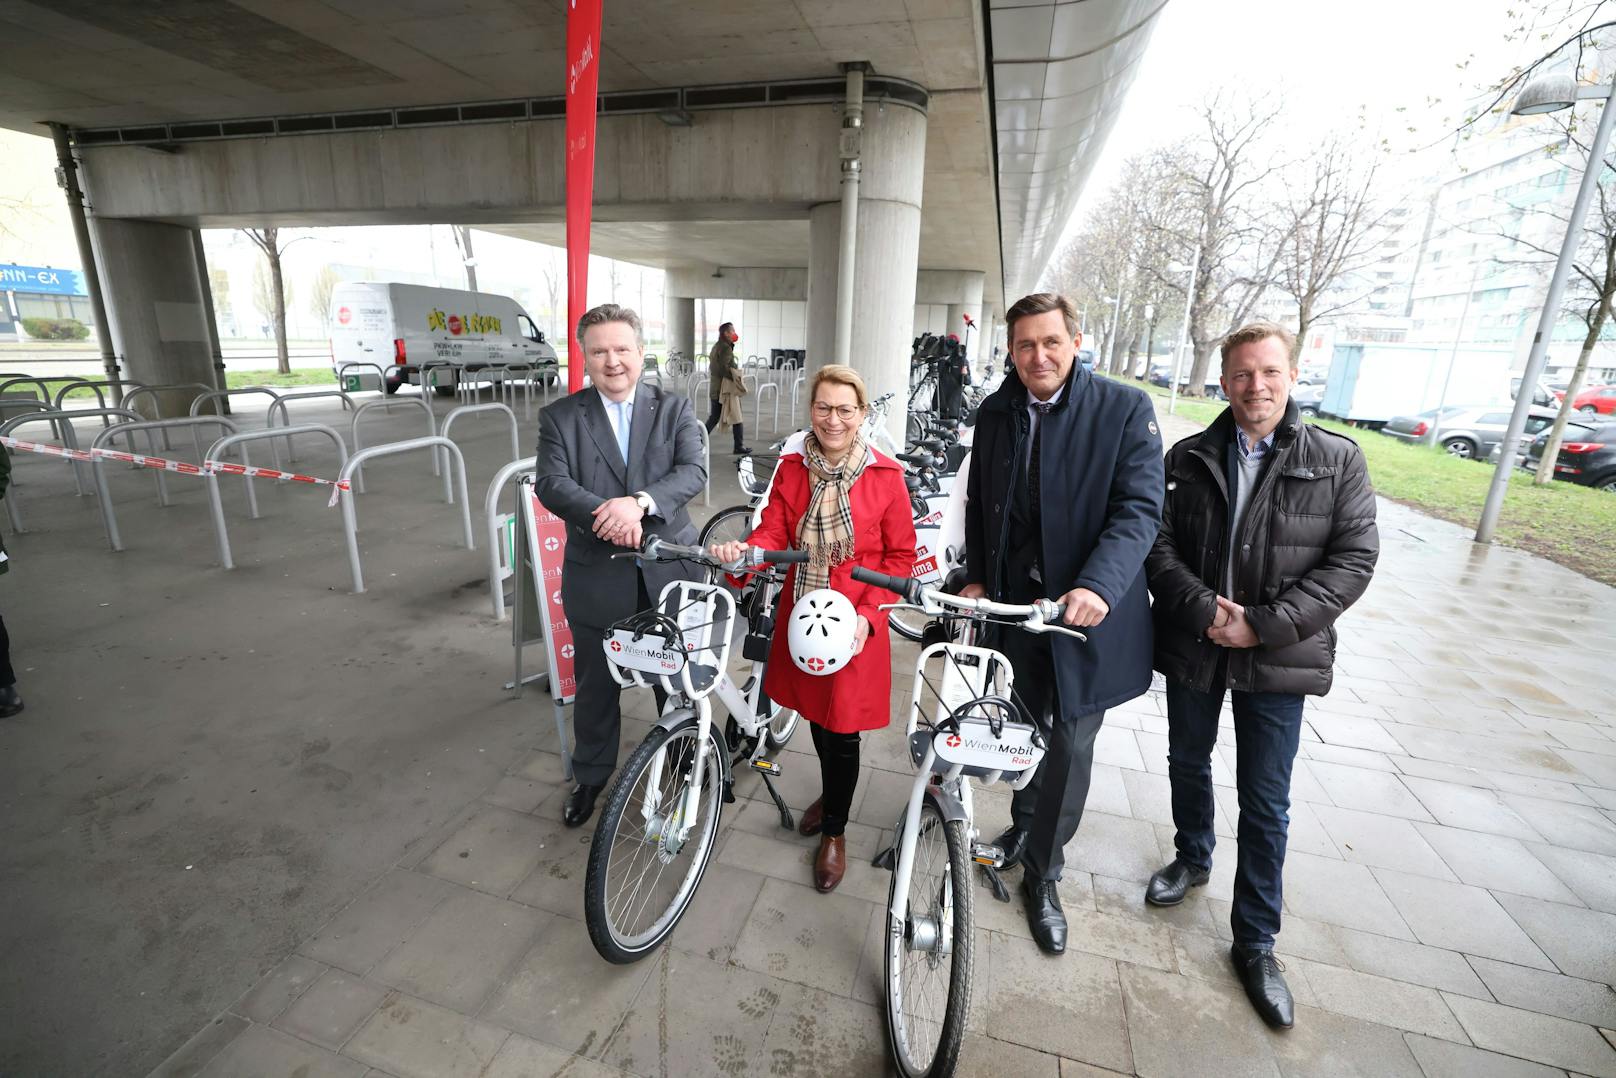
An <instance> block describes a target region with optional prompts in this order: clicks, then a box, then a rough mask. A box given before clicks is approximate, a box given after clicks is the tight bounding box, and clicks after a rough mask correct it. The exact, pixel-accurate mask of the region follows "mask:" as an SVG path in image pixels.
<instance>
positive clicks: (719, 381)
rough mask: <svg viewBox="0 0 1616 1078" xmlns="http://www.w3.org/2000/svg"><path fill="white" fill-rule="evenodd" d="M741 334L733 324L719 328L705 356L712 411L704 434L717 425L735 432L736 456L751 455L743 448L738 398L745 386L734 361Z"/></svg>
mask: <svg viewBox="0 0 1616 1078" xmlns="http://www.w3.org/2000/svg"><path fill="white" fill-rule="evenodd" d="M740 339H741V335H740V334H739V333H736V332H735V323H734V322H725V323H724V324H723V325H721V326H719V327H718V340H716V341H714V342H713V347H712V349H711V350H710V351H709V352H708V353H707V395H708V397H710V398H711V400H712V410H711V411H709V412H708V413H707V433H708V434H711V433H712V432H713V428H714V427H716V426H718V424H719V423H720V422H722V423H723V424H724V426H726V427H730V428H732V429H733V430H734V431H735V455H736V456H740V455H741V454H742V453H750V452H751V451H752V450H751V449H750V448H748V447H747V445H746V429H745V427H744V425H743V424H742V422H741V420H742V412H741V398H742V397H744V396H745V395H746V385H745V383H743V382H742V381H741V365H740V364H739V363H736V362H735V345H736V343H737V342H738V341H740Z"/></svg>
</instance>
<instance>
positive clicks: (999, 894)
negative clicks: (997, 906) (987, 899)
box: [977, 865, 1010, 902]
mask: <svg viewBox="0 0 1616 1078" xmlns="http://www.w3.org/2000/svg"><path fill="white" fill-rule="evenodd" d="M977 867H979V868H981V870H982V874H983V875H984V876H986V877H987V878H988V887H989V888H991V889H992V891H993V897H994V898H996V899H998V900H999V901H1000V902H1009V901H1010V889H1009V888H1007V887H1006V886H1005V885H1004V880H1003V879H1001V878H1000V877H999V870H998V869H996V868H994V867H993V866H992V865H978V866H977Z"/></svg>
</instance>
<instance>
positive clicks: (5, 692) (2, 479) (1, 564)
mask: <svg viewBox="0 0 1616 1078" xmlns="http://www.w3.org/2000/svg"><path fill="white" fill-rule="evenodd" d="M10 486H11V451H10V450H8V449H7V448H6V447H5V446H3V445H0V498H4V497H5V496H6V490H7V489H8V488H9V487H10ZM10 569H11V560H10V558H8V557H7V556H6V544H5V540H4V539H0V573H6V572H9V571H10ZM21 710H22V697H21V696H20V695H18V693H17V675H16V673H15V671H13V670H12V669H11V634H10V633H8V632H6V621H5V619H4V618H0V719H9V718H11V716H13V715H15V714H17V712H19V711H21Z"/></svg>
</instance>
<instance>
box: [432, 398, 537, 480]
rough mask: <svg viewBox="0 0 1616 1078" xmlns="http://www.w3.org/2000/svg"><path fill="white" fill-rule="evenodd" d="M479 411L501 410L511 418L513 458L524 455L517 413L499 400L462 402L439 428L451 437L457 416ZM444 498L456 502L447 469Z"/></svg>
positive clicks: (445, 418) (441, 432) (445, 435)
mask: <svg viewBox="0 0 1616 1078" xmlns="http://www.w3.org/2000/svg"><path fill="white" fill-rule="evenodd" d="M478 412H501V413H503V414H504V416H505V418H506V419H508V420H510V424H511V459H512V460H516V459H517V458H518V457H520V456H521V455H522V436H521V434H520V433H518V427H517V422H516V413H515V412H513V411H511V410H510V409H509V408H507V407H506V406H505V405H503V404H499V403H497V402H494V403H489V404H462V405H461V406H460V407H458V408H456V409H454V410H453V411H451V412H450V413H449V414H448V415H446V416H444V417H443V426H442V427H441V428H439V433H440V434H442V435H443V436H444V437H445V438H447V437H449V428H450V427H451V426H453V425H454V421H455V419H456V418H458V417H459V416H463V415H474V414H476V413H478ZM443 500H444V501H446V502H448V503H449V504H450V505H453V504H454V491H452V490H450V489H449V473H448V472H447V471H445V472H444V474H443Z"/></svg>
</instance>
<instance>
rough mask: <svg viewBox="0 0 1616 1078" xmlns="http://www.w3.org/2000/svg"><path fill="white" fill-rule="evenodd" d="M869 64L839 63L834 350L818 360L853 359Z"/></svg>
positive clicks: (836, 361) (844, 360)
mask: <svg viewBox="0 0 1616 1078" xmlns="http://www.w3.org/2000/svg"><path fill="white" fill-rule="evenodd" d="M869 70H870V65H869V64H867V63H865V62H864V61H862V60H854V61H852V62H849V63H845V64H843V65H842V71H843V72H845V73H846V74H847V104H846V105H845V106H844V107H843V109H842V139H841V147H840V153H841V158H842V243H841V250H840V252H839V257H838V258H837V262H836V351H835V354H833V355H830V356H822V357H819V363H820V365H821V366H823V365H824V364H826V363H852V362H853V256H854V255H855V254H856V253H857V249H858V198H859V173H860V172H861V171H862V169H863V167H864V165H863V163H862V161H861V160H860V155H861V154H862V153H863V142H864V74H865V72H867V71H869Z"/></svg>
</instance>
